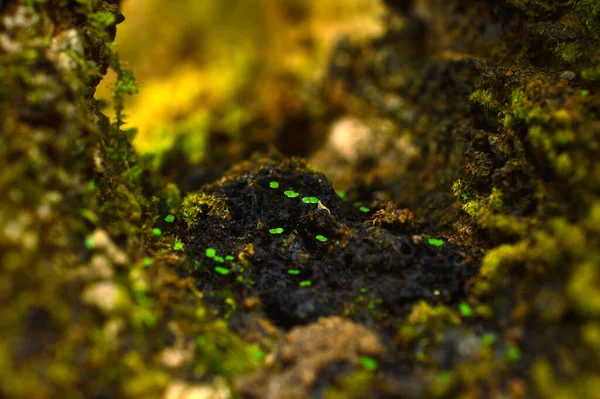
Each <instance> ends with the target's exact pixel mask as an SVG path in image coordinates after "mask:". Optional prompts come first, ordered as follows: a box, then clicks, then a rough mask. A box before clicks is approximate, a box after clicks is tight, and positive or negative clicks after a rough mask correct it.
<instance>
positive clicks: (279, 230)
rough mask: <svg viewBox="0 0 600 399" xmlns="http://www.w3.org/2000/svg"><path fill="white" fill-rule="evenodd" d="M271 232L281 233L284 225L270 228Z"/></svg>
mask: <svg viewBox="0 0 600 399" xmlns="http://www.w3.org/2000/svg"><path fill="white" fill-rule="evenodd" d="M269 233H271V234H281V233H283V227H277V228H276V229H269Z"/></svg>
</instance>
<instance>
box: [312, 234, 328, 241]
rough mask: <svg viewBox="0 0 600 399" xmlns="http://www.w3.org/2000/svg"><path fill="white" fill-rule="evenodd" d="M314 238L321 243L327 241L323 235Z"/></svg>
mask: <svg viewBox="0 0 600 399" xmlns="http://www.w3.org/2000/svg"><path fill="white" fill-rule="evenodd" d="M315 238H316V239H317V240H319V241H321V242H325V241H327V237H325V236H324V235H321V234H319V235H317V236H316V237H315Z"/></svg>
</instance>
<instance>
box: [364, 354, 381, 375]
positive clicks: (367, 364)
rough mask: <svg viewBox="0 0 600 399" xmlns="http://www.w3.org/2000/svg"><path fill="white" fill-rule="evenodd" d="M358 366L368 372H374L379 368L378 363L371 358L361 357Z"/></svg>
mask: <svg viewBox="0 0 600 399" xmlns="http://www.w3.org/2000/svg"><path fill="white" fill-rule="evenodd" d="M360 364H362V366H363V367H364V368H366V369H367V370H369V371H375V370H377V368H378V367H379V362H378V361H377V360H375V359H373V358H372V357H371V356H361V357H360Z"/></svg>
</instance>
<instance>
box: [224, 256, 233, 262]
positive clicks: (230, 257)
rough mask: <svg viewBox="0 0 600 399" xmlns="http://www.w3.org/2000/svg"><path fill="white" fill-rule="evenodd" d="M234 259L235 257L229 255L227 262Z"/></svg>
mask: <svg viewBox="0 0 600 399" xmlns="http://www.w3.org/2000/svg"><path fill="white" fill-rule="evenodd" d="M234 259H235V256H232V255H227V256H226V257H225V260H226V261H231V260H234Z"/></svg>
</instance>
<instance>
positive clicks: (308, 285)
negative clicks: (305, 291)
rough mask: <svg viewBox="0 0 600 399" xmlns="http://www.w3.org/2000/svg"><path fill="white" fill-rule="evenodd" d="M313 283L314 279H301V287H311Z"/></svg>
mask: <svg viewBox="0 0 600 399" xmlns="http://www.w3.org/2000/svg"><path fill="white" fill-rule="evenodd" d="M311 285H312V281H310V280H304V281H300V287H310V286H311Z"/></svg>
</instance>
